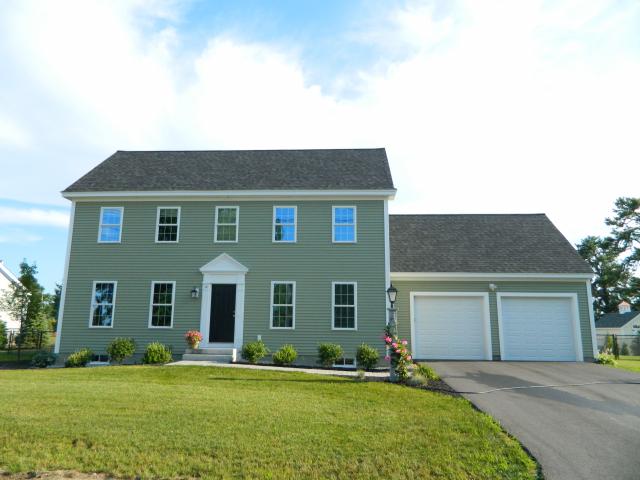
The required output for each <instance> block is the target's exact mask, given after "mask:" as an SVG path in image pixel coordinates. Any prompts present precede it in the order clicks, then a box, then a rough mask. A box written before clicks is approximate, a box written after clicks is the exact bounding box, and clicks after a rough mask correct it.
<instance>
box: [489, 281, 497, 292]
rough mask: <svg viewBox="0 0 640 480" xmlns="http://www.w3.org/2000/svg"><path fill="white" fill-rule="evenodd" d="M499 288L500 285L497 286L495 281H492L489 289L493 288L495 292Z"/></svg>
mask: <svg viewBox="0 0 640 480" xmlns="http://www.w3.org/2000/svg"><path fill="white" fill-rule="evenodd" d="M497 288H498V287H497V286H496V284H495V283H490V284H489V290H491V291H492V292H495V291H496V289H497Z"/></svg>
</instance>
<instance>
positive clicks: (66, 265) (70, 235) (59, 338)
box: [53, 201, 76, 353]
mask: <svg viewBox="0 0 640 480" xmlns="http://www.w3.org/2000/svg"><path fill="white" fill-rule="evenodd" d="M75 216H76V202H75V201H72V202H71V215H70V216H69V228H68V232H67V253H66V255H65V259H64V273H63V276H62V291H61V292H60V306H59V308H58V323H57V324H56V344H55V346H54V348H53V353H60V342H61V341H62V319H63V317H64V302H65V300H66V297H67V282H68V281H69V259H70V258H71V241H72V239H73V222H74V219H75Z"/></svg>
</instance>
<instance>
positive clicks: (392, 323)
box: [387, 284, 398, 335]
mask: <svg viewBox="0 0 640 480" xmlns="http://www.w3.org/2000/svg"><path fill="white" fill-rule="evenodd" d="M397 295H398V290H397V289H396V287H394V286H393V284H391V286H390V287H389V288H387V297H388V298H389V304H390V307H389V332H390V333H391V334H392V335H397V333H398V332H397V330H396V328H397V325H396V314H397V313H398V309H397V308H396V297H397Z"/></svg>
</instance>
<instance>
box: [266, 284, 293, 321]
mask: <svg viewBox="0 0 640 480" xmlns="http://www.w3.org/2000/svg"><path fill="white" fill-rule="evenodd" d="M295 324H296V282H271V328H290V329H292V328H295Z"/></svg>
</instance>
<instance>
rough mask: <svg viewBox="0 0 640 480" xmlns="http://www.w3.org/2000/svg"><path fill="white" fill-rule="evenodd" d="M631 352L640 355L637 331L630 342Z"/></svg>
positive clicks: (639, 335) (639, 334)
mask: <svg viewBox="0 0 640 480" xmlns="http://www.w3.org/2000/svg"><path fill="white" fill-rule="evenodd" d="M631 352H632V353H633V354H634V355H640V332H638V333H637V334H636V336H635V338H634V339H633V342H631Z"/></svg>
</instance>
